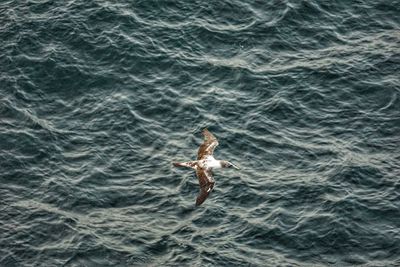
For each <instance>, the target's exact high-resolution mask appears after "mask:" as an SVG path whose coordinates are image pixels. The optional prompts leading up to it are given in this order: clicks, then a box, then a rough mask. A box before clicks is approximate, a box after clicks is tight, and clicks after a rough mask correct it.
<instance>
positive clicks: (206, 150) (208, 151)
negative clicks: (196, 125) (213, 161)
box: [197, 129, 218, 160]
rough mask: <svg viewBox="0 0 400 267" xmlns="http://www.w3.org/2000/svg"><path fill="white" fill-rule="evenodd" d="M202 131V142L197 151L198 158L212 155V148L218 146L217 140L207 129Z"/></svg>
mask: <svg viewBox="0 0 400 267" xmlns="http://www.w3.org/2000/svg"><path fill="white" fill-rule="evenodd" d="M202 133H203V135H204V142H203V143H202V144H201V145H200V147H199V151H198V152H197V159H198V160H199V159H203V158H205V157H206V156H210V155H212V154H213V153H214V149H215V148H216V147H217V146H218V140H217V138H215V136H214V135H213V134H212V133H210V132H209V131H208V130H207V129H204V130H203V132H202Z"/></svg>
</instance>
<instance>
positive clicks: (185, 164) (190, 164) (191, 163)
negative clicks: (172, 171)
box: [172, 160, 197, 169]
mask: <svg viewBox="0 0 400 267" xmlns="http://www.w3.org/2000/svg"><path fill="white" fill-rule="evenodd" d="M172 165H174V166H175V167H187V168H193V169H195V168H196V167H197V161H196V160H195V161H188V162H172Z"/></svg>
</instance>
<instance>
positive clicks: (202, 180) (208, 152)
mask: <svg viewBox="0 0 400 267" xmlns="http://www.w3.org/2000/svg"><path fill="white" fill-rule="evenodd" d="M202 134H203V136H204V142H203V143H202V144H201V145H200V147H199V151H198V152H197V160H193V161H187V162H173V163H172V164H173V165H174V166H175V167H187V168H192V169H194V170H195V171H196V175H197V178H198V179H199V185H200V193H199V195H198V196H197V199H196V206H199V205H201V203H203V202H204V201H205V200H206V198H207V197H208V195H209V194H210V192H211V190H213V188H214V184H215V180H214V178H213V173H212V171H213V170H214V169H220V168H229V167H233V168H235V169H239V167H237V166H236V165H234V164H233V163H231V162H229V161H226V160H216V159H215V158H214V156H213V153H214V149H215V148H216V147H217V146H218V140H217V138H215V136H214V135H213V134H212V133H210V132H209V131H208V130H207V129H204V130H203V132H202Z"/></svg>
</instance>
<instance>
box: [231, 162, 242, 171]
mask: <svg viewBox="0 0 400 267" xmlns="http://www.w3.org/2000/svg"><path fill="white" fill-rule="evenodd" d="M231 164H232V163H231ZM232 167H233V168H235V169H236V170H240V168H239V167H238V166H236V165H235V164H232Z"/></svg>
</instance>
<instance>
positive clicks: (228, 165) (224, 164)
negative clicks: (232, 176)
mask: <svg viewBox="0 0 400 267" xmlns="http://www.w3.org/2000/svg"><path fill="white" fill-rule="evenodd" d="M221 166H222V168H235V169H236V170H240V168H239V167H238V166H236V165H235V164H233V163H232V162H229V161H226V160H221Z"/></svg>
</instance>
